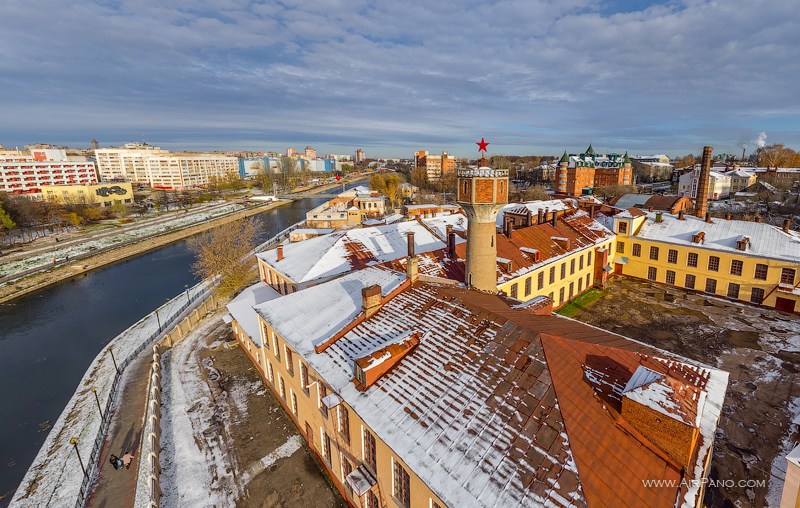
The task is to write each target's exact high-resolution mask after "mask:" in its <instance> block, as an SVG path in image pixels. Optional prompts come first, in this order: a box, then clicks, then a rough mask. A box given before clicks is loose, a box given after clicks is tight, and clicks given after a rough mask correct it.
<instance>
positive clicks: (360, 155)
mask: <svg viewBox="0 0 800 508" xmlns="http://www.w3.org/2000/svg"><path fill="white" fill-rule="evenodd" d="M366 160H367V156H366V155H364V149H363V148H359V149H358V150H356V164H363V163H364V162H365V161H366Z"/></svg>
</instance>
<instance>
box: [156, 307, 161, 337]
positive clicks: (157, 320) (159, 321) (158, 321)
mask: <svg viewBox="0 0 800 508" xmlns="http://www.w3.org/2000/svg"><path fill="white" fill-rule="evenodd" d="M156 323H158V331H159V332H160V331H161V318H159V317H158V309H156Z"/></svg>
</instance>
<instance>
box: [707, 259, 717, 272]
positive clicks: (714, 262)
mask: <svg viewBox="0 0 800 508" xmlns="http://www.w3.org/2000/svg"><path fill="white" fill-rule="evenodd" d="M708 269H709V270H710V271H712V272H718V271H719V258H718V257H717V256H709V257H708Z"/></svg>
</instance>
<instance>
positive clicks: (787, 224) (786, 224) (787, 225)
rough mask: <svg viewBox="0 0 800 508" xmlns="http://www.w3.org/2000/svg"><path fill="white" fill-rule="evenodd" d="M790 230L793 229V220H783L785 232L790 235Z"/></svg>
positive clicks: (787, 218)
mask: <svg viewBox="0 0 800 508" xmlns="http://www.w3.org/2000/svg"><path fill="white" fill-rule="evenodd" d="M790 229H792V219H791V218H790V217H786V218H785V219H783V232H784V233H788V232H789V230H790Z"/></svg>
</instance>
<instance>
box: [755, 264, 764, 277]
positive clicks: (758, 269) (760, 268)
mask: <svg viewBox="0 0 800 508" xmlns="http://www.w3.org/2000/svg"><path fill="white" fill-rule="evenodd" d="M755 278H756V279H758V280H767V265H762V264H761V263H759V264H757V265H756V273H755Z"/></svg>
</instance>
